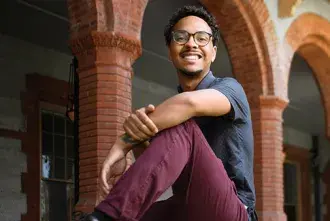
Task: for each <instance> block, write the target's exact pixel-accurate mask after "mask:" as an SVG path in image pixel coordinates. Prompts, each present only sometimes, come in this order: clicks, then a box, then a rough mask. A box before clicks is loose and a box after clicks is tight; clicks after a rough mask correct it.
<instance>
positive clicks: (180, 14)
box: [164, 5, 220, 46]
mask: <svg viewBox="0 0 330 221" xmlns="http://www.w3.org/2000/svg"><path fill="white" fill-rule="evenodd" d="M187 16H196V17H199V18H201V19H203V20H204V21H205V22H206V23H207V24H208V25H209V26H210V28H211V30H212V35H213V40H212V41H213V45H217V44H218V42H219V39H220V31H219V28H218V25H217V22H216V20H215V18H214V16H213V15H211V14H210V13H209V12H208V11H207V10H206V9H205V8H204V7H202V6H195V5H187V6H184V7H182V8H179V9H178V10H177V11H176V12H175V13H174V14H173V15H172V17H171V18H170V20H169V22H168V24H167V25H166V26H165V29H164V36H165V42H166V45H167V46H169V45H170V43H171V40H172V30H173V27H174V26H175V24H176V23H177V22H178V21H180V20H181V19H182V18H185V17H187Z"/></svg>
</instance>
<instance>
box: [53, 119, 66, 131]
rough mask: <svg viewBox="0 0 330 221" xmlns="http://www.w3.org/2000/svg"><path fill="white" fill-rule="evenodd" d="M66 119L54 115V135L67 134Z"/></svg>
mask: <svg viewBox="0 0 330 221" xmlns="http://www.w3.org/2000/svg"><path fill="white" fill-rule="evenodd" d="M64 121H65V118H64V117H62V116H57V115H54V133H56V134H63V135H64V134H65V133H64V127H65V126H64V123H65V122H64Z"/></svg>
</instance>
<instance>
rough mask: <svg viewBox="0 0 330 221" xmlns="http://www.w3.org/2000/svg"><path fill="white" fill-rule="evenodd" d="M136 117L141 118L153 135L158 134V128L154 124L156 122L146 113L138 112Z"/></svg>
mask: <svg viewBox="0 0 330 221" xmlns="http://www.w3.org/2000/svg"><path fill="white" fill-rule="evenodd" d="M136 116H137V117H138V118H139V120H140V121H141V122H142V123H143V124H144V125H145V126H147V127H148V129H149V130H150V131H151V132H152V133H153V134H152V135H155V134H156V133H158V128H157V126H156V125H155V124H154V122H153V121H152V120H151V119H150V118H149V117H148V115H147V114H146V113H145V112H142V111H140V110H137V111H136Z"/></svg>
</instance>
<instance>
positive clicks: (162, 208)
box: [97, 120, 248, 221]
mask: <svg viewBox="0 0 330 221" xmlns="http://www.w3.org/2000/svg"><path fill="white" fill-rule="evenodd" d="M171 185H173V196H172V197H171V198H170V199H168V200H165V201H161V202H155V201H156V200H157V199H158V198H159V196H160V195H161V194H162V193H163V192H164V191H165V190H166V189H167V188H169V187H170V186H171ZM97 209H98V210H100V211H102V212H104V213H106V214H108V215H109V216H111V217H113V218H115V219H116V220H123V221H124V220H126V221H136V220H142V221H179V220H180V221H185V220H187V221H247V220H248V215H247V211H246V209H245V207H244V205H243V204H242V203H241V201H240V200H239V198H238V197H237V194H236V188H235V185H234V183H233V182H232V181H231V180H230V179H229V178H228V175H227V173H226V170H225V169H224V167H223V164H222V162H221V160H219V159H218V158H217V157H216V156H215V154H214V153H213V151H212V149H211V147H210V146H209V144H208V143H207V141H206V139H205V137H204V136H203V134H202V132H201V130H200V129H199V127H198V125H197V124H196V123H195V122H194V121H193V120H189V121H187V122H185V123H183V124H180V125H178V126H175V127H172V128H169V129H167V130H164V131H162V132H160V133H159V134H158V135H157V136H156V137H155V138H154V139H153V140H152V142H151V144H150V146H149V147H148V148H147V149H146V150H145V152H144V153H143V154H142V155H141V156H140V157H139V158H138V160H137V161H136V162H135V163H134V164H133V165H132V166H131V167H130V169H129V170H128V171H127V172H126V173H125V174H124V175H123V176H122V177H121V178H120V179H119V181H118V182H117V183H116V185H115V186H114V187H113V189H112V190H111V192H110V194H109V195H108V196H107V198H106V199H105V200H104V201H102V202H101V203H100V204H99V205H98V206H97Z"/></svg>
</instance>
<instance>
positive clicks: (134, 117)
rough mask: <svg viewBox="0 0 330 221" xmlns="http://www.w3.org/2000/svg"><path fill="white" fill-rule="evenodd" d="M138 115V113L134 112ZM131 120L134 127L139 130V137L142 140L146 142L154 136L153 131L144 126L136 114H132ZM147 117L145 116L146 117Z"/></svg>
mask: <svg viewBox="0 0 330 221" xmlns="http://www.w3.org/2000/svg"><path fill="white" fill-rule="evenodd" d="M136 112H137V113H138V111H136ZM131 117H132V120H133V121H134V122H133V123H134V125H135V126H136V127H137V128H138V129H139V132H140V134H141V136H143V138H144V139H143V140H146V139H148V138H150V137H151V136H153V135H154V133H153V131H152V130H150V129H149V128H148V126H146V125H144V123H143V122H142V121H141V120H140V119H139V117H138V116H137V115H136V114H132V116H131ZM146 117H147V116H146Z"/></svg>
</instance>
